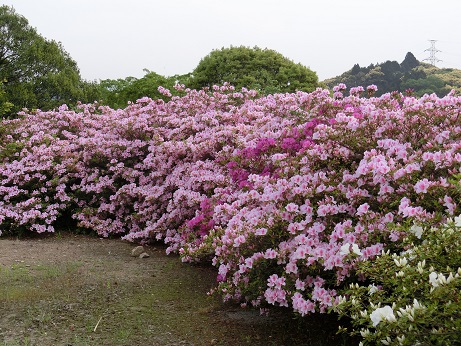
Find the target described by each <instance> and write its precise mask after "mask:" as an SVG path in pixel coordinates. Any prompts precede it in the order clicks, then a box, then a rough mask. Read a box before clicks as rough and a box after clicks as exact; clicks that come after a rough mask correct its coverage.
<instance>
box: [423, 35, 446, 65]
mask: <svg viewBox="0 0 461 346" xmlns="http://www.w3.org/2000/svg"><path fill="white" fill-rule="evenodd" d="M429 42H430V43H431V47H430V48H428V49H426V50H425V52H426V51H429V53H430V55H429V58H426V59H423V61H429V62H430V63H431V65H434V66H435V63H436V62H440V61H442V60H440V59H437V57H436V56H435V53H437V52H441V51H440V50H438V49H437V48H435V43H436V42H437V40H429Z"/></svg>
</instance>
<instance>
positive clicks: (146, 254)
mask: <svg viewBox="0 0 461 346" xmlns="http://www.w3.org/2000/svg"><path fill="white" fill-rule="evenodd" d="M147 257H149V254H148V253H147V252H143V253H142V254H140V255H139V258H147Z"/></svg>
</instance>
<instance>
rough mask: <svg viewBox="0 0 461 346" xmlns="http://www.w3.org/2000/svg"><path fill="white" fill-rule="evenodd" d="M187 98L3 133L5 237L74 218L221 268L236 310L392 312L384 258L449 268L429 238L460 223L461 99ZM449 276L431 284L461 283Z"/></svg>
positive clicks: (223, 94) (44, 118)
mask: <svg viewBox="0 0 461 346" xmlns="http://www.w3.org/2000/svg"><path fill="white" fill-rule="evenodd" d="M176 88H177V90H176V92H181V93H184V96H181V97H179V96H172V97H171V98H170V95H171V92H170V91H169V90H167V89H164V88H159V91H160V92H161V93H162V95H163V96H165V97H168V98H170V100H169V101H168V102H166V101H164V100H161V99H156V100H152V99H149V98H142V99H140V100H138V101H137V102H136V103H134V104H131V105H129V106H128V107H126V108H125V109H119V110H113V109H111V108H109V107H104V106H101V107H98V106H97V105H85V106H82V109H81V110H80V111H79V112H77V111H73V110H69V109H67V107H66V106H62V107H61V108H60V109H59V110H57V111H50V112H41V111H38V112H34V113H28V114H23V115H22V118H21V119H15V120H8V121H3V122H2V123H1V126H0V134H1V135H0V179H1V180H0V230H2V231H4V232H7V233H12V232H18V231H20V230H22V231H33V232H52V231H54V227H55V226H56V225H58V224H61V225H62V224H63V222H64V223H65V222H69V219H70V218H71V217H72V218H73V219H74V220H76V221H77V222H78V225H79V227H81V228H88V229H91V230H94V231H96V232H98V234H100V235H101V236H110V235H122V236H123V237H124V239H128V240H137V241H156V240H163V241H164V242H166V243H167V244H168V252H171V251H173V252H178V253H179V254H180V255H181V257H182V259H183V260H184V261H211V262H212V263H213V264H214V265H215V266H216V267H217V268H218V276H217V280H218V284H217V287H216V290H215V291H216V292H220V293H221V294H222V295H223V296H224V298H225V299H226V300H230V299H232V300H236V301H239V302H241V303H242V304H243V305H251V306H257V307H260V308H262V309H266V308H269V307H271V306H274V305H275V306H283V307H287V308H289V309H292V310H293V311H295V312H297V313H298V314H299V315H301V316H305V315H307V314H310V313H312V312H314V311H320V312H327V311H330V310H331V309H333V308H335V307H336V306H340V304H344V299H346V300H347V299H349V298H350V297H351V294H352V293H350V292H349V291H348V290H349V285H350V284H351V283H354V284H356V283H359V286H360V285H363V284H364V285H365V286H366V287H368V285H372V284H375V285H377V286H379V285H381V286H383V287H385V288H384V290H383V293H382V294H381V295H377V296H376V297H384V298H385V299H384V298H383V305H384V304H386V305H388V304H389V301H388V300H387V299H388V298H389V297H390V298H395V294H394V295H393V292H394V291H395V292H399V291H398V289H397V288H395V287H394V286H389V284H388V283H387V281H386V280H390V279H389V278H388V277H387V276H385V275H384V273H387V272H386V271H387V269H388V268H389V266H388V265H387V264H385V263H384V264H382V263H381V262H380V261H370V260H374V259H376V258H377V256H379V255H381V254H382V251H383V250H384V251H390V253H395V254H398V255H399V254H400V253H401V252H402V251H407V252H408V251H412V247H414V250H413V251H415V252H416V253H420V252H421V251H423V252H424V253H426V255H425V256H427V258H429V257H430V256H434V257H435V258H437V256H442V255H444V254H445V253H446V254H449V251H450V249H449V248H444V247H443V246H442V248H443V249H442V250H443V251H442V250H440V251H441V252H440V251H439V250H437V251H436V250H435V248H431V247H429V246H426V245H424V244H425V241H426V240H427V239H429V238H430V234H431V233H429V232H424V231H421V230H420V229H419V228H417V227H421V228H422V229H424V230H425V229H428V228H430V227H431V226H438V227H440V225H441V224H442V223H443V222H447V219H448V218H450V217H454V216H457V215H459V214H460V212H461V208H460V205H459V199H460V189H459V173H460V165H461V141H460V138H461V120H460V116H461V115H460V109H461V98H460V97H455V96H454V95H452V94H450V95H448V96H446V97H444V98H438V97H437V96H436V95H425V96H424V97H422V98H416V97H412V96H408V95H403V94H401V93H392V94H389V93H388V94H384V95H382V96H381V97H373V96H372V95H373V93H374V92H375V91H376V87H375V86H373V85H372V86H370V87H368V88H367V89H366V91H364V89H363V88H361V87H357V88H352V89H351V90H350V96H344V90H345V89H346V86H345V85H339V86H336V87H335V88H334V96H333V97H332V96H330V92H329V91H328V90H322V89H317V90H315V91H314V92H312V93H305V92H296V93H284V94H283V93H280V94H274V95H268V96H262V97H260V96H259V95H258V93H257V92H256V91H248V90H246V89H243V90H241V91H236V90H234V88H233V87H231V86H229V85H224V86H222V87H217V86H215V87H213V88H212V90H210V91H204V90H201V91H196V90H188V89H186V90H184V87H183V86H177V87H176ZM362 93H365V94H364V95H363V96H360V94H362ZM415 225H416V226H415ZM426 235H427V239H426ZM408 239H411V240H412V243H409V242H408ZM446 244H448V242H446ZM417 246H422V247H421V248H418V247H417ZM424 246H426V247H424ZM421 249H423V250H421ZM431 249H433V250H431ZM430 251H434V253H433V254H430V253H428V252H430ZM383 258H384V259H386V258H385V257H383ZM393 259H394V258H393ZM395 259H397V260H399V261H400V260H402V261H404V260H403V259H401V258H400V259H399V258H397V257H395ZM407 260H410V258H409V257H408V258H407ZM374 263H376V265H375V264H374ZM386 263H387V262H386ZM399 263H403V262H399ZM409 263H411V264H412V265H413V264H414V263H413V259H411V261H410V262H409ZM415 263H416V262H415ZM441 263H443V262H441ZM449 264H450V266H453V268H452V269H450V270H448V269H447V270H443V268H442V267H439V266H438V265H433V268H434V269H433V270H432V269H431V271H433V272H434V273H436V274H437V275H438V276H437V277H436V278H433V274H432V272H431V275H432V277H431V278H432V279H431V280H439V279H440V280H442V281H443V279H442V276H440V275H445V277H447V276H449V273H448V272H452V275H453V276H455V272H456V271H457V270H458V269H457V268H456V267H455V265H456V263H451V262H450V263H449ZM428 265H430V264H428ZM402 271H403V270H402ZM386 275H387V274H386ZM399 275H401V274H399ZM403 275H405V271H404V274H403ZM428 279H429V278H428ZM415 280H416V278H415ZM418 280H422V278H419V279H418ZM447 280H448V279H447ZM456 280H458V279H456ZM402 282H404V281H402ZM454 282H455V281H454ZM458 282H459V281H456V285H458ZM391 284H395V281H391ZM405 285H407V284H405ZM399 289H400V288H399ZM347 294H349V295H347ZM424 294H425V293H424ZM453 295H454V297H455V298H456V301H455V300H451V301H452V303H454V304H458V305H454V306H455V308H457V307H459V304H460V299H459V290H458V291H454V292H453ZM356 296H357V298H356V299H359V295H358V294H357V295H356ZM344 297H346V298H344ZM373 297H374V296H373ZM408 297H411V296H410V295H409V296H407V298H408ZM424 297H430V296H427V295H424ZM414 298H415V299H417V300H418V302H419V301H420V299H421V298H419V297H416V296H415V297H414ZM455 298H453V299H455ZM360 299H362V298H360ZM437 299H440V297H439V298H437ZM450 299H451V298H450ZM436 301H437V300H436ZM372 302H373V304H376V301H374V300H373V301H372ZM405 302H406V300H404V299H403V296H402V300H401V301H399V302H397V303H398V304H399V305H398V306H397V305H396V307H400V306H403V305H402V304H406V303H405ZM397 303H396V304H397ZM338 304H339V305H338ZM364 304H365V303H364ZM424 304H427V303H424ZM344 306H345V308H344V309H348V308H347V305H344ZM389 306H390V307H389V308H386V309H385V310H378V314H381V315H379V316H384V317H381V318H386V317H385V316H391V314H390V311H389V309H395V308H393V307H392V306H391V305H389ZM350 309H351V310H350V311H349V312H351V314H352V313H353V312H354V311H355V310H354V309H355V308H354V306H352V307H351V308H350ZM450 309H451V308H450ZM362 310H363V308H362ZM341 311H343V313H344V314H348V313H349V312H348V311H345V312H344V310H341ZM431 311H433V314H432V315H431V316H429V317H428V318H429V319H435V318H437V317H438V314H444V313H445V312H444V311H448V310H443V311H442V310H437V309H436V308H433V309H432V310H431ZM371 312H372V311H370V313H371ZM363 314H365V313H363ZM386 314H387V315H386ZM376 315H377V314H376V313H375V314H374V315H373V318H375V316H376ZM364 319H365V320H366V321H365V322H366V323H375V322H374V320H373V319H367V318H365V317H364ZM389 319H391V317H389ZM375 320H376V319H375ZM370 321H371V322H370ZM389 321H390V320H389ZM362 322H364V321H363V320H358V323H359V324H360V323H362ZM410 322H411V321H410ZM383 325H384V324H383ZM380 326H381V325H380ZM358 328H360V327H358ZM412 328H416V327H415V326H412ZM391 333H393V331H391V332H389V331H388V334H387V335H389V337H393V334H392V335H391ZM399 337H400V334H399Z"/></svg>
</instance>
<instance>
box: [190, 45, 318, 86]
mask: <svg viewBox="0 0 461 346" xmlns="http://www.w3.org/2000/svg"><path fill="white" fill-rule="evenodd" d="M192 75H193V78H191V83H190V85H188V86H190V87H192V88H197V89H199V88H203V87H211V86H213V85H221V84H223V83H225V82H229V83H231V84H232V85H234V86H235V87H236V88H237V89H240V88H242V87H246V88H251V89H256V90H259V91H261V92H262V93H264V94H268V93H274V92H293V91H296V90H303V91H312V90H314V89H315V88H316V87H317V85H318V77H317V75H316V73H315V72H313V71H311V70H310V69H308V68H307V67H305V66H303V65H301V64H295V63H294V62H293V61H291V60H289V59H287V58H285V57H284V56H283V55H281V54H280V53H277V52H276V51H274V50H270V49H261V48H258V47H255V48H248V47H243V46H241V47H230V48H222V49H221V50H214V51H212V52H211V53H210V54H209V55H207V56H206V57H204V58H203V59H202V60H201V61H200V63H199V64H198V66H197V67H196V68H195V70H194V71H193V72H192Z"/></svg>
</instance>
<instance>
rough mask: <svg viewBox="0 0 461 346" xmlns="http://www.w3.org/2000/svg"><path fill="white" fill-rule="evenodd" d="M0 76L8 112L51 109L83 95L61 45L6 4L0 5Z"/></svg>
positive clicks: (75, 67)
mask: <svg viewBox="0 0 461 346" xmlns="http://www.w3.org/2000/svg"><path fill="white" fill-rule="evenodd" d="M0 80H3V81H4V88H3V90H4V92H5V97H6V99H7V100H8V101H9V102H10V103H12V104H13V105H14V106H13V107H12V108H11V112H17V111H18V110H21V109H22V108H30V109H31V108H40V109H44V110H46V109H51V108H54V107H56V106H59V105H61V104H63V103H70V104H72V103H75V102H77V101H78V100H82V99H83V97H84V92H83V85H82V80H81V77H80V72H79V70H78V67H77V64H76V63H75V61H74V60H72V59H71V57H70V56H69V54H68V53H67V52H66V51H65V50H64V48H63V47H62V45H61V44H60V43H57V42H55V41H49V40H46V39H45V38H43V37H42V36H41V35H39V34H38V33H37V31H36V30H35V29H34V28H33V27H31V26H30V25H29V23H28V21H27V19H26V18H25V17H23V16H21V15H19V14H18V13H16V11H15V10H14V8H13V7H8V6H1V7H0ZM83 101H84V100H83Z"/></svg>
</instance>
